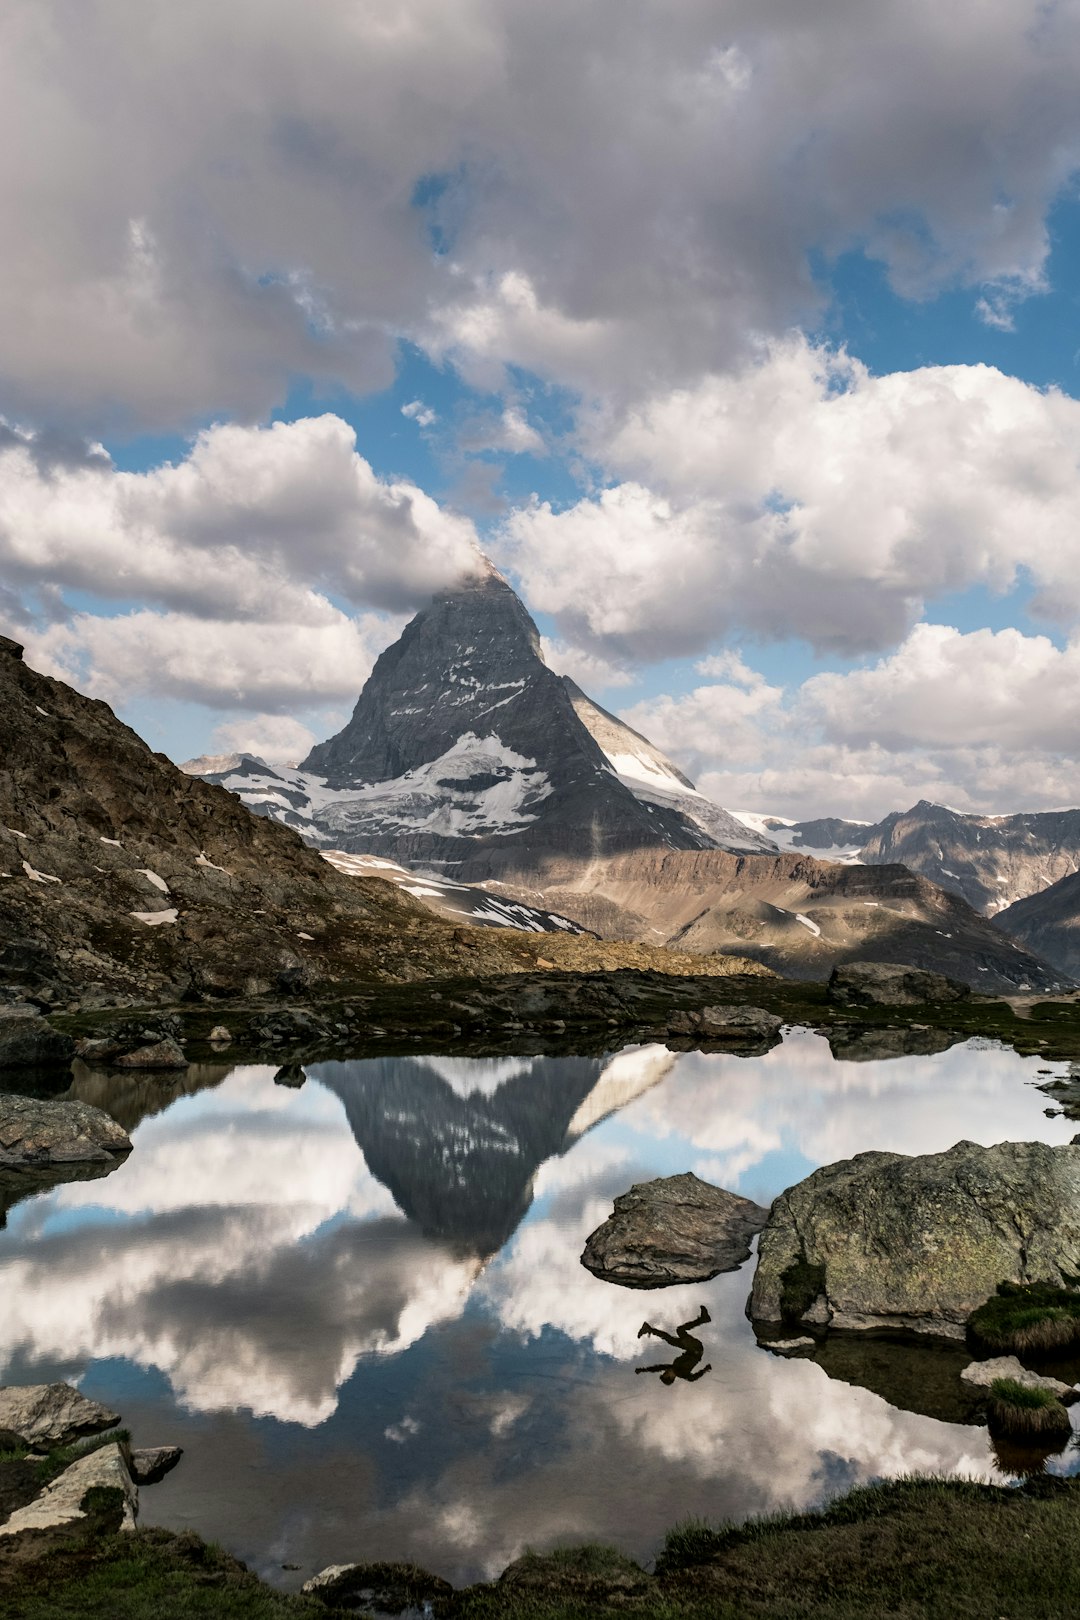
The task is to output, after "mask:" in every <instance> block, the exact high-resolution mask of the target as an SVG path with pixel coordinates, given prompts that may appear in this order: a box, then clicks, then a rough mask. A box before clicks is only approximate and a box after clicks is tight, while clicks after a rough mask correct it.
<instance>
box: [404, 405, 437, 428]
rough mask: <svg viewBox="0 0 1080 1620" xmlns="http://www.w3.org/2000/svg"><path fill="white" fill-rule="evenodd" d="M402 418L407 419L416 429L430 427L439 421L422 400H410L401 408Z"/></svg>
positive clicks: (434, 412) (435, 413)
mask: <svg viewBox="0 0 1080 1620" xmlns="http://www.w3.org/2000/svg"><path fill="white" fill-rule="evenodd" d="M401 414H402V416H407V417H409V418H410V419H411V420H412V421H413V422H415V423H416V425H417V427H422V428H426V427H431V426H432V424H433V423H435V422H437V421H438V420H439V417H438V413H437V412H436V411H433V410H432V408H431V406H430V405H425V404H424V402H423V400H422V399H411V400H410V401H409V403H408V404H407V405H403V406H402V407H401Z"/></svg>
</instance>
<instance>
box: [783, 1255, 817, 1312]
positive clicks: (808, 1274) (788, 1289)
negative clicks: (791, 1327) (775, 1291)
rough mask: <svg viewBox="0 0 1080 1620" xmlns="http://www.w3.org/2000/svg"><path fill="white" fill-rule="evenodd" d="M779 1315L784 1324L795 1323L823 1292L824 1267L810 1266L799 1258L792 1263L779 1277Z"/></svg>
mask: <svg viewBox="0 0 1080 1620" xmlns="http://www.w3.org/2000/svg"><path fill="white" fill-rule="evenodd" d="M780 1285H781V1286H780V1314H781V1316H782V1317H783V1319H784V1321H785V1322H797V1321H799V1319H800V1318H801V1317H802V1316H804V1315H805V1313H806V1312H807V1311H808V1310H809V1309H810V1307H811V1305H812V1304H813V1303H814V1301H815V1299H817V1297H818V1295H819V1294H823V1293H824V1292H825V1267H824V1266H821V1265H818V1266H812V1265H811V1264H810V1262H809V1261H808V1260H806V1259H805V1258H801V1259H799V1260H794V1261H792V1263H791V1265H790V1266H788V1268H787V1270H786V1271H785V1272H782V1273H781V1277H780Z"/></svg>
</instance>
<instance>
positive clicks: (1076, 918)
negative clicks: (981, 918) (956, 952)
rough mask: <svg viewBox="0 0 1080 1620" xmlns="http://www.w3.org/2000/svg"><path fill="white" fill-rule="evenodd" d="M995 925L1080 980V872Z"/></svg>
mask: <svg viewBox="0 0 1080 1620" xmlns="http://www.w3.org/2000/svg"><path fill="white" fill-rule="evenodd" d="M1076 814H1078V815H1080V812H1076ZM994 922H995V923H996V924H997V926H998V927H999V928H1000V929H1001V931H1002V933H1003V934H1008V935H1009V937H1010V939H1017V940H1019V941H1020V943H1021V945H1023V946H1025V947H1026V949H1027V950H1029V951H1037V952H1038V953H1039V955H1040V956H1043V957H1045V958H1046V960H1047V961H1048V962H1052V963H1053V964H1054V966H1055V967H1056V968H1058V969H1060V971H1061V972H1062V973H1067V974H1068V976H1069V978H1070V979H1076V978H1080V872H1072V873H1070V874H1069V876H1067V877H1063V878H1060V879H1059V880H1058V882H1057V883H1054V884H1051V886H1050V887H1049V888H1048V889H1043V890H1042V891H1041V892H1040V893H1039V894H1032V895H1029V896H1028V897H1027V899H1025V900H1018V901H1017V902H1016V904H1015V905H1012V906H1008V907H1007V908H1006V909H1005V910H1004V911H1001V912H999V913H998V915H997V916H996V917H995V918H994Z"/></svg>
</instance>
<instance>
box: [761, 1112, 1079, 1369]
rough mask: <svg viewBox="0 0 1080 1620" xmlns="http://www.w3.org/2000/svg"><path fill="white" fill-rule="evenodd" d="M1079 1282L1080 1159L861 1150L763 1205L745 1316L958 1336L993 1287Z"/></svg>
mask: <svg viewBox="0 0 1080 1620" xmlns="http://www.w3.org/2000/svg"><path fill="white" fill-rule="evenodd" d="M1078 1271H1080V1149H1077V1148H1075V1147H1059V1148H1052V1147H1048V1146H1047V1145H1046V1144H1045V1143H1042V1142H1002V1143H999V1144H998V1146H996V1147H991V1148H984V1147H979V1146H978V1144H977V1143H975V1142H958V1143H957V1144H956V1146H955V1147H952V1148H950V1149H949V1150H948V1152H947V1153H933V1154H926V1155H924V1156H921V1157H919V1158H907V1157H905V1156H904V1155H902V1154H899V1153H860V1154H859V1155H858V1156H857V1157H856V1158H854V1159H844V1160H842V1161H841V1162H840V1163H838V1164H831V1165H826V1166H825V1167H824V1168H823V1169H821V1170H816V1171H815V1172H814V1174H813V1175H811V1176H808V1177H807V1178H806V1180H805V1181H801V1182H799V1183H798V1185H797V1186H795V1187H791V1188H789V1189H788V1191H787V1192H785V1193H782V1194H781V1195H780V1197H779V1198H778V1199H777V1200H776V1202H775V1203H774V1204H773V1207H772V1211H771V1213H770V1215H769V1221H768V1225H767V1226H766V1228H765V1230H764V1232H763V1233H762V1237H761V1242H760V1244H759V1246H758V1263H757V1271H756V1273H755V1276H754V1287H753V1291H752V1293H751V1295H750V1300H749V1302H748V1305H747V1314H748V1315H749V1316H750V1317H751V1318H752V1319H753V1320H755V1321H760V1322H788V1323H792V1324H794V1323H796V1322H811V1323H814V1324H820V1325H827V1326H828V1325H831V1326H832V1327H839V1328H881V1327H890V1328H909V1329H912V1330H914V1331H915V1332H918V1333H935V1334H940V1335H943V1336H946V1337H951V1338H961V1337H963V1334H964V1325H965V1323H966V1321H967V1318H968V1317H969V1316H970V1314H971V1312H972V1311H973V1310H974V1309H975V1308H976V1306H978V1305H981V1304H982V1303H983V1301H984V1300H985V1299H986V1298H987V1297H988V1295H990V1294H992V1293H993V1292H994V1289H995V1288H996V1286H997V1284H998V1283H999V1282H1001V1281H1005V1280H1007V1281H1015V1282H1031V1281H1034V1280H1036V1279H1039V1278H1042V1279H1046V1280H1048V1281H1053V1282H1057V1283H1062V1282H1063V1281H1065V1280H1066V1278H1067V1277H1068V1276H1075V1275H1076V1274H1077V1273H1078Z"/></svg>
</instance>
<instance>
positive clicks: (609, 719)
mask: <svg viewBox="0 0 1080 1620" xmlns="http://www.w3.org/2000/svg"><path fill="white" fill-rule="evenodd" d="M628 767H629V768H628ZM213 774H214V775H215V776H216V777H217V779H219V780H221V779H223V776H222V773H220V772H215V773H213ZM273 774H274V773H271V775H273ZM276 774H277V775H279V776H280V777H281V778H283V779H285V778H287V779H288V780H287V782H284V786H285V787H286V788H287V790H288V791H287V794H286V797H287V800H288V803H287V806H286V805H285V804H283V805H282V806H281V813H282V816H283V818H287V819H289V820H290V821H291V822H292V824H293V825H299V824H300V819H302V817H303V816H304V814H305V813H306V812H305V809H304V808H303V807H298V805H297V802H296V794H297V793H298V792H299V793H301V794H302V793H307V794H308V795H309V799H310V805H309V812H310V825H311V832H312V837H313V839H314V840H315V841H317V842H321V843H324V844H329V843H333V844H336V845H337V846H338V847H339V848H342V849H345V850H350V851H357V852H364V853H371V854H378V855H384V856H388V857H391V858H393V859H395V860H402V861H405V862H406V863H412V864H421V865H425V866H427V867H429V868H430V867H434V868H437V869H440V870H452V871H453V873H454V875H455V876H457V877H460V878H472V879H486V878H504V877H508V876H509V877H514V878H516V879H521V878H522V877H530V878H531V877H533V876H535V875H537V874H539V873H542V872H549V871H552V870H555V869H558V867H559V866H560V863H565V862H568V861H569V862H575V863H580V862H581V861H583V860H584V861H587V860H590V859H596V858H602V857H605V856H609V855H615V854H621V853H626V852H628V851H631V850H635V849H653V848H666V849H711V848H715V847H718V846H722V847H725V848H734V849H739V850H754V849H768V848H770V847H771V846H770V845H769V843H768V841H767V840H766V839H763V838H760V837H758V836H756V835H755V834H753V833H751V832H748V831H747V830H746V829H745V828H744V827H742V826H741V825H739V824H738V823H736V822H734V821H733V820H731V818H729V817H727V816H726V813H725V812H723V811H721V810H720V809H719V808H718V807H717V806H714V805H711V804H710V803H709V801H708V800H706V799H705V798H704V797H703V796H702V795H700V794H698V793H697V792H696V790H695V788H694V786H693V784H692V783H691V782H690V781H689V780H688V779H687V778H686V777H685V776H683V774H682V773H681V772H680V771H678V770H677V769H676V767H675V766H673V765H672V764H671V763H670V761H667V760H665V759H664V756H663V755H662V754H660V752H659V750H657V749H654V748H653V747H652V745H651V744H650V743H649V742H648V741H647V739H645V738H643V737H640V736H639V735H638V734H637V733H636V732H633V731H631V730H630V728H629V727H627V726H624V725H623V724H622V722H621V721H619V720H616V719H615V717H614V716H613V715H608V714H607V713H606V711H605V710H602V709H600V708H599V707H598V706H597V705H595V704H593V703H591V701H590V700H589V699H588V698H587V697H586V696H585V694H584V693H583V692H581V691H580V689H579V688H578V687H576V686H575V685H574V683H573V682H572V681H568V680H566V679H564V678H563V677H561V676H559V675H557V674H556V673H555V671H554V670H552V669H549V668H548V666H547V664H545V662H544V659H543V656H542V654H541V651H540V637H539V634H538V632H537V629H536V626H535V624H534V623H533V621H532V619H531V618H530V616H529V614H528V612H527V611H526V609H525V607H524V605H523V603H522V602H521V601H520V599H519V598H518V596H517V595H516V594H515V592H514V591H513V590H512V589H511V587H510V586H509V585H508V584H507V582H506V580H505V579H504V578H503V577H502V575H501V574H499V573H498V572H497V571H496V570H495V569H494V568H492V567H491V566H490V565H488V566H487V567H486V569H485V572H483V573H482V574H480V575H478V576H476V577H473V578H470V579H467V580H465V581H464V582H463V583H462V584H460V585H458V586H456V587H455V588H453V589H451V590H447V591H443V592H442V593H440V594H439V595H438V596H436V597H435V598H434V600H433V601H432V603H431V605H430V606H429V607H427V608H425V609H424V610H423V611H422V612H421V613H418V614H417V616H416V617H415V618H414V619H413V620H412V621H411V623H410V624H408V625H407V626H406V628H405V630H404V631H403V633H402V635H401V637H400V638H399V640H398V641H396V642H395V643H394V645H393V646H391V647H388V648H387V649H386V651H385V652H384V653H383V654H382V655H381V657H380V658H379V659H378V661H377V663H376V665H375V668H374V669H373V671H372V673H371V676H370V678H369V680H368V682H367V684H366V685H365V687H364V690H363V691H362V692H361V694H360V697H359V699H358V701H357V704H356V707H355V709H354V711H353V714H352V717H351V719H350V720H349V722H348V724H347V725H346V726H345V727H344V728H343V730H341V731H340V732H339V733H338V734H337V736H335V737H331V738H330V739H329V740H328V741H327V742H325V743H320V744H318V745H317V746H316V747H315V748H313V749H312V750H311V752H310V754H309V755H308V756H307V758H306V759H305V760H304V761H303V763H302V765H301V766H300V768H299V771H298V772H296V773H290V772H285V771H281V772H278V773H276ZM250 776H251V766H250V764H249V763H248V762H246V761H245V762H244V763H243V765H242V766H241V767H240V768H239V769H238V770H237V771H236V772H235V773H232V774H230V776H229V779H228V785H229V786H230V787H236V788H237V789H238V790H239V791H240V792H241V793H242V794H243V795H244V796H245V797H248V798H252V799H253V798H254V796H255V795H256V794H257V793H259V792H260V789H259V788H258V786H257V785H256V784H255V783H254V782H253V781H251V782H245V781H244V780H242V779H243V778H246V777H250ZM277 796H278V795H277V794H275V792H274V790H273V786H272V784H271V786H270V792H269V793H263V794H262V797H261V799H260V803H259V806H258V808H261V809H262V810H263V811H264V813H269V814H271V815H277V814H278V809H277V808H275V803H276V798H277ZM254 807H256V806H255V805H254V803H253V808H254Z"/></svg>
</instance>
